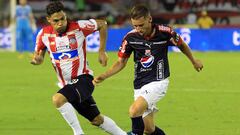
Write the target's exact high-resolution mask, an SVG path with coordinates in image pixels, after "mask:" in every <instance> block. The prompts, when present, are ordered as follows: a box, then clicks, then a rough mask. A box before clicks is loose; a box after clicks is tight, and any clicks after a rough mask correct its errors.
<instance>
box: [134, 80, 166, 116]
mask: <svg viewBox="0 0 240 135" xmlns="http://www.w3.org/2000/svg"><path fill="white" fill-rule="evenodd" d="M168 83H169V80H168V78H166V79H164V80H161V81H154V82H151V83H148V84H146V85H144V86H143V87H142V88H140V89H135V90H134V100H136V99H137V98H138V97H139V96H142V97H143V98H144V99H145V100H146V101H147V103H148V108H147V110H146V111H145V112H144V114H143V116H142V117H145V116H147V115H148V114H150V113H152V112H156V111H158V108H157V106H156V104H157V102H158V101H159V100H160V99H162V98H163V97H164V96H165V94H166V92H167V88H168Z"/></svg>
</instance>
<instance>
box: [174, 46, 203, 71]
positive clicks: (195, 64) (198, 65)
mask: <svg viewBox="0 0 240 135" xmlns="http://www.w3.org/2000/svg"><path fill="white" fill-rule="evenodd" d="M178 48H179V49H180V50H181V51H182V52H183V53H184V54H185V55H186V56H187V58H188V59H189V60H190V61H191V63H192V65H193V67H194V68H195V69H196V70H197V71H198V72H199V71H201V70H202V68H203V64H202V62H201V61H200V60H198V59H195V58H194V57H193V54H192V52H191V49H190V48H189V46H188V45H187V44H186V43H185V42H184V41H183V42H182V44H181V45H180V46H178Z"/></svg>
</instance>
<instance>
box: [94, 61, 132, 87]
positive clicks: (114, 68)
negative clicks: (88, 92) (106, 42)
mask: <svg viewBox="0 0 240 135" xmlns="http://www.w3.org/2000/svg"><path fill="white" fill-rule="evenodd" d="M127 61H128V58H120V57H119V58H118V61H116V62H115V63H114V64H113V65H112V66H111V67H110V68H109V69H108V70H107V71H106V72H105V73H103V74H101V75H99V76H97V77H95V78H94V80H93V83H94V85H96V84H99V83H101V82H102V81H104V80H105V79H107V78H109V77H111V76H113V75H114V74H116V73H118V72H119V71H121V70H122V69H123V68H124V67H125V66H126V64H127Z"/></svg>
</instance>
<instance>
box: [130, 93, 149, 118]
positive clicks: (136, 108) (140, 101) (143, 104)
mask: <svg viewBox="0 0 240 135" xmlns="http://www.w3.org/2000/svg"><path fill="white" fill-rule="evenodd" d="M147 107H148V103H147V101H146V100H145V99H144V98H143V97H142V96H139V97H138V98H137V99H136V100H135V101H134V102H133V104H132V105H131V106H130V108H129V114H130V116H131V117H137V116H140V115H142V114H143V113H144V111H145V110H146V109H147Z"/></svg>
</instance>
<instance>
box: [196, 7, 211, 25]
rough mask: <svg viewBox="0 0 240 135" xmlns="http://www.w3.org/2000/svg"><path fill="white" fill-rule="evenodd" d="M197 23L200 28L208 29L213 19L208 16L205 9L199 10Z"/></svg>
mask: <svg viewBox="0 0 240 135" xmlns="http://www.w3.org/2000/svg"><path fill="white" fill-rule="evenodd" d="M197 24H198V25H199V27H200V28H203V29H208V28H211V27H212V26H213V25H214V21H213V19H212V18H211V17H210V16H208V13H207V11H205V10H203V11H202V12H201V16H200V17H199V18H198V20H197Z"/></svg>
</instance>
